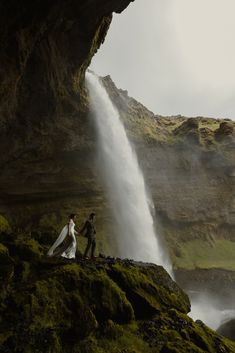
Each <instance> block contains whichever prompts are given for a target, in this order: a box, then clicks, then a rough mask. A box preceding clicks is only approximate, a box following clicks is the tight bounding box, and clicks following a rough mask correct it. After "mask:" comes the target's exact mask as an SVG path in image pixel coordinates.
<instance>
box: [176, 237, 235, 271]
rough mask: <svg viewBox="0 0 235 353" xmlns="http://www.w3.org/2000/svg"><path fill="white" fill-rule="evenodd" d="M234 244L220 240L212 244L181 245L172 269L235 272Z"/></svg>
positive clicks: (199, 242) (196, 241)
mask: <svg viewBox="0 0 235 353" xmlns="http://www.w3.org/2000/svg"><path fill="white" fill-rule="evenodd" d="M234 258H235V242H232V241H229V240H225V239H220V240H215V241H214V242H213V244H212V243H209V242H205V241H204V240H199V239H198V240H192V241H187V242H184V243H181V245H180V256H178V257H175V258H174V268H185V269H194V268H205V269H206V268H223V269H227V270H235V262H234Z"/></svg>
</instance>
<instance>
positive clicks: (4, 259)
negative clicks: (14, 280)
mask: <svg viewBox="0 0 235 353" xmlns="http://www.w3.org/2000/svg"><path fill="white" fill-rule="evenodd" d="M13 272H14V265H13V260H12V259H11V257H10V256H9V251H8V248H7V247H6V246H5V245H3V244H1V243H0V283H1V285H0V286H1V287H2V285H3V284H4V283H6V281H8V280H9V279H10V278H11V277H12V276H13Z"/></svg>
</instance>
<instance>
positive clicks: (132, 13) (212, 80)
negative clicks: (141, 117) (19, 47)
mask: <svg viewBox="0 0 235 353" xmlns="http://www.w3.org/2000/svg"><path fill="white" fill-rule="evenodd" d="M91 68H92V69H93V70H94V71H95V72H96V73H97V74H100V75H102V76H104V75H108V74H109V75H111V77H112V79H113V80H114V82H115V84H116V85H117V87H118V88H122V89H126V90H128V93H129V95H130V96H132V97H134V98H135V99H137V100H138V101H140V102H141V103H143V104H144V105H145V106H146V107H147V108H149V109H150V110H152V111H153V112H154V113H156V114H161V115H177V114H181V115H185V116H207V117H215V118H230V119H234V120H235V0H135V1H134V3H131V4H130V5H129V7H128V8H127V9H126V10H125V11H124V12H123V13H122V14H121V15H116V14H115V15H114V18H113V22H112V24H111V27H110V30H109V32H108V35H107V37H106V40H105V42H104V44H103V45H102V47H101V49H100V50H99V51H98V53H97V54H96V56H95V57H94V58H93V62H92V65H91Z"/></svg>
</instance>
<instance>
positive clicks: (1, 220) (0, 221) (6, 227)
mask: <svg viewBox="0 0 235 353" xmlns="http://www.w3.org/2000/svg"><path fill="white" fill-rule="evenodd" d="M10 232H11V227H10V224H9V222H8V220H7V219H6V218H5V217H4V216H2V215H0V234H1V233H10Z"/></svg>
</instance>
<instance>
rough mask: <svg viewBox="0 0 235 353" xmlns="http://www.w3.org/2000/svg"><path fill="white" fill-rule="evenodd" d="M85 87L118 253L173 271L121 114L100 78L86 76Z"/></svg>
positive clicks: (88, 74) (92, 75)
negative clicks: (116, 232) (112, 216)
mask: <svg viewBox="0 0 235 353" xmlns="http://www.w3.org/2000/svg"><path fill="white" fill-rule="evenodd" d="M86 84H87V88H88V90H89V94H90V101H91V103H90V104H91V111H92V115H93V117H94V119H95V123H96V127H97V134H98V150H99V153H100V164H101V166H102V176H103V179H104V181H105V187H107V189H108V196H109V199H110V203H111V205H112V209H113V211H114V216H115V219H116V222H117V226H118V233H119V234H118V237H117V245H118V247H119V253H120V255H121V256H122V257H128V258H132V259H135V260H142V261H147V262H153V263H157V264H161V265H163V266H164V267H165V268H166V269H167V270H168V271H171V266H170V262H169V260H168V257H167V256H166V254H165V252H164V251H163V249H162V248H161V247H160V245H159V241H158V239H157V237H156V235H155V231H154V223H153V217H152V215H151V212H150V204H149V201H148V196H147V192H146V187H145V183H144V177H143V174H142V172H141V170H140V167H139V165H138V161H137V157H136V154H135V152H134V150H133V148H132V146H131V144H130V142H129V141H128V138H127V135H126V132H125V129H124V126H123V124H122V122H121V120H120V116H119V113H118V111H117V109H116V108H115V107H114V105H113V104H112V102H111V100H110V98H109V96H108V93H107V92H106V90H105V88H104V87H103V85H102V83H101V82H100V80H99V78H98V77H97V76H95V75H94V74H92V73H90V72H87V74H86Z"/></svg>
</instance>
